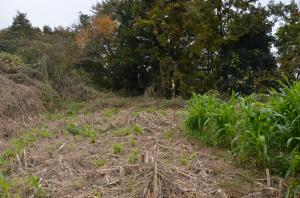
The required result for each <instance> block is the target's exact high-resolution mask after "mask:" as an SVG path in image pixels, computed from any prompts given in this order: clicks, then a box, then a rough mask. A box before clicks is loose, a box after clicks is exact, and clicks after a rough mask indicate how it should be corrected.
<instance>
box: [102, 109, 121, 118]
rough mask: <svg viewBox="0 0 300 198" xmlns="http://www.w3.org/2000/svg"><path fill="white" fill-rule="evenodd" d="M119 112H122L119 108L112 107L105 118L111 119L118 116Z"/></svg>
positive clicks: (105, 114) (106, 112)
mask: <svg viewBox="0 0 300 198" xmlns="http://www.w3.org/2000/svg"><path fill="white" fill-rule="evenodd" d="M119 112H120V110H119V109H118V108H116V107H112V108H109V109H107V110H106V111H105V112H104V113H103V114H104V116H105V117H107V118H111V117H113V116H114V115H117V114H118V113H119Z"/></svg>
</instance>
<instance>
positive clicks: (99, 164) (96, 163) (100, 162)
mask: <svg viewBox="0 0 300 198" xmlns="http://www.w3.org/2000/svg"><path fill="white" fill-rule="evenodd" d="M106 163H107V161H106V160H105V159H96V160H94V161H93V164H94V166H96V167H102V166H104V165H105V164H106Z"/></svg>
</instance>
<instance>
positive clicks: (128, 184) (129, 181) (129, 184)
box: [127, 178, 133, 192]
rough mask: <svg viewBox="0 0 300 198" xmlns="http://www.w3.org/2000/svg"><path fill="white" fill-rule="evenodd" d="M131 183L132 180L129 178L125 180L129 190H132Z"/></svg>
mask: <svg viewBox="0 0 300 198" xmlns="http://www.w3.org/2000/svg"><path fill="white" fill-rule="evenodd" d="M132 185H133V181H132V179H131V178H129V179H128V181H127V189H128V191H129V192H131V191H132Z"/></svg>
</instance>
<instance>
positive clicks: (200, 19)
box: [76, 0, 300, 97]
mask: <svg viewBox="0 0 300 198" xmlns="http://www.w3.org/2000/svg"><path fill="white" fill-rule="evenodd" d="M92 10H93V13H94V14H93V15H92V16H87V15H81V16H80V25H79V26H78V30H77V31H79V32H78V34H77V37H76V40H77V44H78V45H79V46H80V47H81V49H82V51H81V59H80V61H79V62H78V63H77V66H78V67H80V68H84V69H85V70H86V71H90V72H91V73H92V74H93V77H94V80H96V81H97V82H98V84H99V85H100V86H102V87H106V88H112V89H115V90H120V89H124V90H130V91H135V92H137V93H143V92H144V91H146V92H147V93H148V94H150V95H152V94H154V95H160V96H166V97H170V96H172V95H175V94H176V95H181V96H190V94H191V93H192V92H197V93H205V92H207V91H210V90H217V91H220V92H221V93H231V92H232V91H236V92H239V93H244V94H250V93H252V92H256V91H261V90H265V88H266V87H270V86H271V87H274V86H276V80H278V79H279V78H280V77H281V73H283V72H284V73H285V75H287V76H288V77H289V79H292V80H296V79H299V66H300V25H299V22H300V13H299V9H298V7H297V4H296V3H295V2H291V3H290V4H289V5H283V4H274V3H270V4H268V5H267V6H261V5H260V4H259V3H258V1H256V0H250V1H243V0H230V1H224V0H215V1H205V0H194V1H191V0H172V1H165V0H156V1H151V0H147V1H146V0H140V1H135V0H125V1H119V0H108V1H104V2H103V3H98V4H97V5H96V6H94V7H93V9H92ZM278 21H280V24H281V26H280V27H279V28H278V29H277V31H276V32H275V35H274V34H273V32H272V30H273V28H274V26H275V24H276V23H277V22H278ZM274 47H276V48H277V49H278V53H277V54H275V53H272V52H271V50H272V48H273V49H274ZM279 66H280V67H279Z"/></svg>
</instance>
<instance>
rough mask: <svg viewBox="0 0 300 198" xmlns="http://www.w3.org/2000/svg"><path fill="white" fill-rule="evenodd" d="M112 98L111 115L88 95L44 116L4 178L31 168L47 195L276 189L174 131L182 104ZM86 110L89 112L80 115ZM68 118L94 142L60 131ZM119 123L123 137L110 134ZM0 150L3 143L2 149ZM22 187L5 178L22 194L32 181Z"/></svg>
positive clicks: (263, 193) (237, 193) (269, 193)
mask: <svg viewBox="0 0 300 198" xmlns="http://www.w3.org/2000/svg"><path fill="white" fill-rule="evenodd" d="M119 100H120V101H118V97H114V98H111V97H110V102H111V101H116V104H122V105H121V106H118V113H114V114H113V115H111V116H105V112H107V109H110V108H113V107H114V106H110V105H109V104H105V105H103V104H102V103H101V101H100V100H98V101H97V100H96V101H94V102H93V103H90V104H85V106H84V107H83V109H81V113H80V114H78V115H77V116H75V117H74V116H68V115H64V116H62V118H61V117H60V118H59V119H58V120H52V121H50V122H49V121H48V122H45V123H44V124H43V129H47V133H45V132H43V133H41V134H40V136H37V137H36V139H35V142H34V143H33V144H30V146H29V147H26V155H24V154H23V153H21V154H20V155H19V160H16V159H15V157H14V156H12V157H11V158H10V160H9V162H8V163H7V165H6V166H5V175H6V176H7V178H8V180H9V181H13V180H14V179H15V178H26V176H27V175H29V174H31V175H33V176H34V177H35V178H38V180H37V181H38V185H37V186H38V187H39V186H40V189H41V191H42V192H44V193H45V195H46V196H49V197H93V196H96V197H97V196H100V195H101V197H229V196H232V197H242V196H245V197H254V196H253V195H255V197H274V196H275V195H276V194H275V193H276V191H273V190H271V189H270V188H267V187H266V185H265V184H264V183H265V182H264V181H259V182H257V181H258V180H257V181H256V180H255V178H254V176H251V177H250V179H249V178H247V179H245V177H243V176H241V175H243V174H242V173H243V171H242V170H239V169H238V168H236V167H234V166H233V165H231V164H230V163H228V162H226V161H224V160H222V158H220V157H216V155H215V153H214V151H213V150H212V149H208V148H203V147H200V146H199V145H196V144H193V143H191V142H190V141H188V140H187V139H186V138H185V137H183V136H182V133H181V132H180V131H181V123H182V118H183V116H182V115H184V113H183V112H182V110H180V109H179V110H177V112H176V114H175V116H174V108H173V107H172V108H163V109H161V110H163V111H164V113H163V114H161V113H158V112H157V111H148V110H144V108H145V107H147V106H149V105H152V104H154V103H155V102H156V101H147V102H144V101H143V100H142V99H141V98H135V99H132V101H130V100H129V99H124V98H119ZM125 101H126V102H125ZM91 106H93V107H95V106H98V108H97V109H95V108H91ZM89 109H93V111H92V112H90V113H86V111H89ZM136 112H138V113H136ZM70 124H74V125H75V126H86V125H88V126H91V127H92V128H93V130H94V131H95V132H96V133H97V136H96V137H97V138H96V139H95V142H93V143H92V142H91V141H90V139H89V138H88V137H85V136H76V137H75V138H74V136H73V135H72V134H70V133H68V132H66V131H65V129H66V127H67V126H69V125H70ZM120 129H121V131H123V130H124V131H125V132H126V133H125V132H124V134H125V135H124V134H123V132H122V133H120V134H121V135H120V134H119V135H116V131H118V130H120ZM41 131H42V130H41ZM128 131H129V132H128ZM49 132H50V134H48V133H49ZM52 132H53V133H54V135H52V134H51V133H52ZM115 145H122V146H121V151H120V152H119V150H118V148H117V150H118V152H115V147H118V146H115ZM50 146H51V147H50ZM6 148H8V146H5V148H3V149H6ZM25 164H26V166H25ZM21 181H22V180H21ZM24 186H26V184H25V183H24V182H20V183H18V185H17V186H16V185H14V184H12V186H11V192H12V193H16V192H17V191H20V193H21V195H22V197H28V196H33V195H34V194H36V193H37V191H36V190H34V189H35V188H33V187H30V189H31V190H30V191H25V190H24V188H23V187H24ZM245 186H247V187H245ZM274 188H275V186H274ZM38 189H39V188H38ZM254 193H255V194H254ZM36 195H37V194H36Z"/></svg>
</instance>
